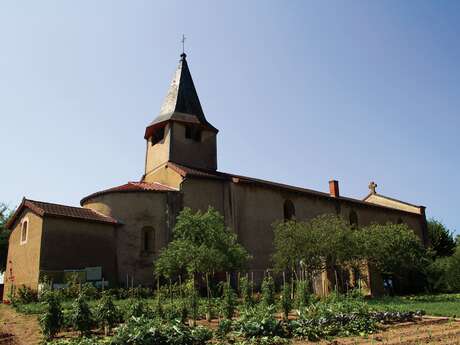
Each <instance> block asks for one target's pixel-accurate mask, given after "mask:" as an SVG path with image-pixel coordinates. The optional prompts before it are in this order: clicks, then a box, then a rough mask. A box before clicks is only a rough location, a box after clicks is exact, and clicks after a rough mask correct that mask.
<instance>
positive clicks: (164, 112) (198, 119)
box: [146, 53, 218, 137]
mask: <svg viewBox="0 0 460 345" xmlns="http://www.w3.org/2000/svg"><path fill="white" fill-rule="evenodd" d="M186 57H187V55H186V54H185V53H182V54H181V59H180V61H179V66H178V67H177V70H176V72H175V73H174V77H173V80H172V82H171V86H170V87H169V90H168V93H167V94H166V98H165V100H164V102H163V105H162V106H161V109H160V114H159V115H158V116H157V117H156V118H155V120H153V122H152V123H151V124H150V125H149V127H147V131H146V137H148V133H149V132H150V130H149V129H153V127H156V126H157V125H159V124H161V123H163V122H166V121H180V122H189V123H195V124H200V125H202V126H203V127H206V128H208V129H211V130H213V131H215V132H218V130H217V129H216V128H215V127H214V126H212V125H211V124H210V123H209V122H208V121H207V120H206V117H205V116H204V113H203V109H202V108H201V103H200V99H199V98H198V94H197V92H196V89H195V85H194V84H193V79H192V75H191V74H190V70H189V68H188V64H187V59H186Z"/></svg>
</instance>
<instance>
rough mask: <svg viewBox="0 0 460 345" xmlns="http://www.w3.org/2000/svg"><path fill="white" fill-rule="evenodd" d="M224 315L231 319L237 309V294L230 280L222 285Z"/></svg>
mask: <svg viewBox="0 0 460 345" xmlns="http://www.w3.org/2000/svg"><path fill="white" fill-rule="evenodd" d="M221 308H222V315H223V316H224V318H226V319H231V318H232V317H233V315H234V314H235V309H236V296H235V292H234V291H233V289H232V287H231V286H230V282H225V283H224V284H223V286H222V303H221Z"/></svg>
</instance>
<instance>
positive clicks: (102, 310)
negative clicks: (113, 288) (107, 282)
mask: <svg viewBox="0 0 460 345" xmlns="http://www.w3.org/2000/svg"><path fill="white" fill-rule="evenodd" d="M96 319H97V320H98V321H99V323H100V324H101V326H103V327H104V331H105V335H107V334H108V333H110V331H111V329H112V328H113V327H114V326H115V325H116V323H117V322H119V321H120V312H119V310H118V308H117V307H116V306H115V304H113V300H112V296H110V294H108V293H104V294H103V296H102V298H101V299H100V301H99V302H98V304H97V306H96Z"/></svg>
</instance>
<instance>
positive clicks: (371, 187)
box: [369, 181, 377, 194]
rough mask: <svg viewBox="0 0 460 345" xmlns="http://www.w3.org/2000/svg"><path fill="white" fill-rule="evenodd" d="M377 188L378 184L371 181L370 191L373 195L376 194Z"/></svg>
mask: <svg viewBox="0 0 460 345" xmlns="http://www.w3.org/2000/svg"><path fill="white" fill-rule="evenodd" d="M376 188H377V183H375V182H374V181H371V183H369V189H370V190H371V193H372V194H376V193H377V192H376V191H375V189H376Z"/></svg>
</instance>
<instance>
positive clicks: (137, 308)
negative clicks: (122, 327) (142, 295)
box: [125, 299, 147, 319]
mask: <svg viewBox="0 0 460 345" xmlns="http://www.w3.org/2000/svg"><path fill="white" fill-rule="evenodd" d="M146 314H147V310H146V308H145V307H144V304H143V303H142V301H140V300H138V299H133V300H130V303H129V306H128V310H127V312H126V316H125V317H126V318H127V319H129V318H131V317H141V316H146Z"/></svg>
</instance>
